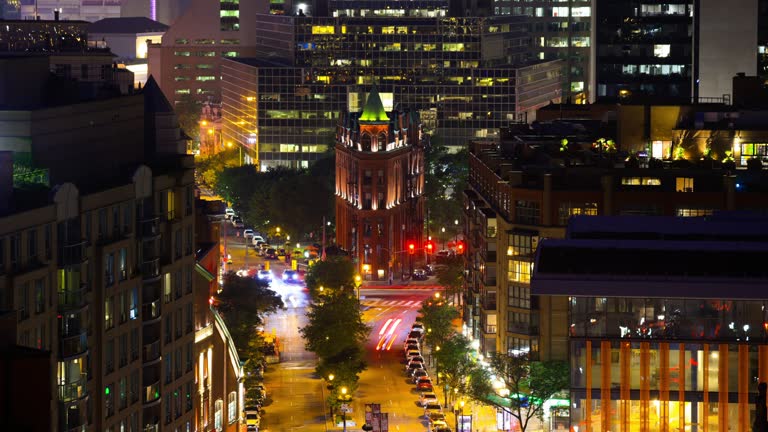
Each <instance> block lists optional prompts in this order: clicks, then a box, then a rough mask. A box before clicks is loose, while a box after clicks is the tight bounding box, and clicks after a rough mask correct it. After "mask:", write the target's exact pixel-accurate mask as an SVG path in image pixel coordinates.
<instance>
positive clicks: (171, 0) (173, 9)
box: [119, 0, 192, 25]
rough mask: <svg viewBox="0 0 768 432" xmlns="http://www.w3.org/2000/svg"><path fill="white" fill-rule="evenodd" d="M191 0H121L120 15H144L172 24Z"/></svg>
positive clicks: (128, 16) (126, 16) (133, 16)
mask: <svg viewBox="0 0 768 432" xmlns="http://www.w3.org/2000/svg"><path fill="white" fill-rule="evenodd" d="M191 3H192V0H121V4H120V15H119V16H120V17H123V18H135V17H144V18H149V19H151V20H153V21H159V22H161V23H163V24H166V25H173V24H175V23H176V20H177V19H179V17H181V16H182V15H183V14H184V13H185V12H186V11H187V9H188V8H189V6H190V4H191Z"/></svg>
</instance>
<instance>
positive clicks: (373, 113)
mask: <svg viewBox="0 0 768 432" xmlns="http://www.w3.org/2000/svg"><path fill="white" fill-rule="evenodd" d="M359 120H360V121H361V122H365V123H387V122H389V117H388V116H387V110H385V109H384V103H382V102H381V97H380V96H379V90H378V89H377V88H376V84H374V85H373V88H372V89H371V92H370V93H368V98H367V99H366V101H365V107H363V112H362V114H360V117H359Z"/></svg>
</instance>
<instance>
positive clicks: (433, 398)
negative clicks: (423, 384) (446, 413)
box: [419, 392, 438, 406]
mask: <svg viewBox="0 0 768 432" xmlns="http://www.w3.org/2000/svg"><path fill="white" fill-rule="evenodd" d="M437 401H438V399H437V394H435V393H434V392H422V393H421V395H419V405H421V406H427V404H428V403H438V402H437Z"/></svg>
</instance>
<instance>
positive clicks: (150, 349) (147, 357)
mask: <svg viewBox="0 0 768 432" xmlns="http://www.w3.org/2000/svg"><path fill="white" fill-rule="evenodd" d="M143 359H144V363H153V362H156V361H158V360H160V341H159V340H158V341H155V342H152V343H150V344H146V345H144V358H143Z"/></svg>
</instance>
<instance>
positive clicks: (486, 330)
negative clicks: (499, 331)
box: [483, 324, 496, 335]
mask: <svg viewBox="0 0 768 432" xmlns="http://www.w3.org/2000/svg"><path fill="white" fill-rule="evenodd" d="M483 334H487V335H492V334H496V326H495V325H493V324H486V325H485V326H483Z"/></svg>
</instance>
